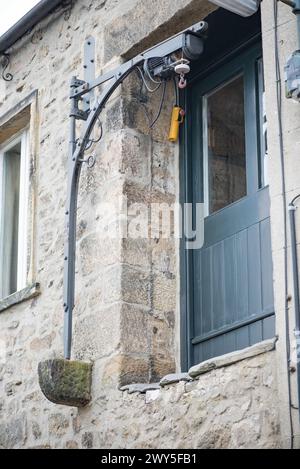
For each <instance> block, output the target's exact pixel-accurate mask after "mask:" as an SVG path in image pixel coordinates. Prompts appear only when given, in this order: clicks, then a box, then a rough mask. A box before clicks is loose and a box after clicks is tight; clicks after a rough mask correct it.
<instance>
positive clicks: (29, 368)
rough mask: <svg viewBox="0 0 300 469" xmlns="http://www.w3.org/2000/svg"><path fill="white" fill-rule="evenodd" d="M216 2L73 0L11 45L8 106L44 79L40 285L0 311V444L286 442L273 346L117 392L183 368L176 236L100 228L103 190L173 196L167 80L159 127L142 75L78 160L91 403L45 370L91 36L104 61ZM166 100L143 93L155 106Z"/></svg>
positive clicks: (135, 196)
mask: <svg viewBox="0 0 300 469" xmlns="http://www.w3.org/2000/svg"><path fill="white" fill-rule="evenodd" d="M264 3H265V2H264ZM213 8H214V7H213V6H212V4H210V3H209V2H208V1H205V0H198V1H196V0H176V1H174V0H173V1H172V2H171V0H166V1H164V2H163V6H162V2H161V1H160V0H151V2H150V5H149V1H145V0H126V1H120V0H106V1H105V0H104V1H103V0H96V1H89V0H77V1H76V2H75V4H74V7H73V9H72V10H71V12H70V13H69V14H64V15H60V16H58V17H57V16H55V17H54V16H53V17H49V18H48V19H46V20H44V21H43V22H42V23H41V24H39V25H38V26H37V27H36V28H35V29H34V30H33V31H32V32H31V34H30V35H29V36H26V37H25V38H23V39H22V41H20V42H19V43H18V44H16V45H15V46H14V49H13V51H12V54H11V64H10V71H11V72H12V73H13V75H14V80H13V81H12V82H10V83H7V82H4V81H3V80H0V114H1V116H2V115H5V113H6V112H8V111H9V110H10V109H11V108H12V107H13V106H15V105H16V104H17V103H18V102H20V101H21V100H22V99H24V98H25V97H26V96H28V95H29V94H30V93H32V91H34V90H37V91H38V94H37V109H35V113H34V116H32V119H31V138H32V139H33V140H34V141H35V142H36V143H37V144H36V145H34V146H32V148H31V163H32V164H31V168H32V174H31V177H32V178H34V182H35V192H36V194H35V195H36V198H35V203H34V204H33V206H32V210H33V211H34V215H35V223H34V227H33V230H34V232H33V236H32V243H31V244H32V246H31V249H32V254H33V257H32V263H31V266H30V275H31V278H32V280H33V281H35V282H39V283H40V286H41V294H40V295H39V296H37V297H35V298H33V299H30V300H28V301H27V302H22V303H20V304H18V305H14V306H13V307H10V308H9V309H6V310H5V311H2V312H1V314H0V344H1V363H0V447H5V448H6V447H10V448H12V447H14V448H20V447H25V448H29V447H30V448H32V447H43V448H46V447H53V448H55V447H56V448H62V447H64V448H72V447H80V448H88V447H140V446H145V447H191V446H194V447H253V446H255V447H275V446H279V445H281V444H285V442H284V443H282V436H281V435H282V429H281V428H280V432H281V433H280V432H279V417H278V415H277V407H278V405H277V402H278V401H277V399H278V392H277V378H278V377H277V375H276V361H275V357H277V355H278V352H277V351H276V352H275V351H274V352H268V353H266V354H263V355H261V356H259V357H254V358H252V359H249V360H248V361H243V362H240V363H237V364H235V365H232V366H230V367H227V368H221V369H219V370H215V371H212V372H210V373H208V374H206V375H203V376H202V377H201V378H199V380H198V381H195V382H192V383H186V384H184V383H179V384H174V385H171V386H168V387H167V388H164V389H162V390H159V392H156V394H153V393H152V394H149V393H148V394H146V396H143V395H136V394H130V395H129V394H126V392H125V393H121V392H120V391H119V390H118V388H119V387H120V386H121V385H125V384H127V383H132V382H149V381H157V380H159V379H160V378H161V377H162V376H164V375H165V374H166V373H170V372H173V371H175V370H176V369H177V370H179V368H180V365H179V360H178V356H179V354H178V350H179V333H178V330H179V301H178V298H179V275H178V272H179V264H178V255H177V253H178V248H177V246H176V243H175V242H174V241H172V240H167V239H159V240H154V239H150V240H143V239H134V240H129V239H124V240H103V239H100V238H99V236H98V234H99V226H103V224H104V222H105V216H106V214H105V213H103V211H102V205H101V203H102V202H106V201H108V200H109V201H110V202H112V201H115V202H116V203H120V200H121V203H122V202H123V201H124V200H125V196H126V197H127V200H128V203H129V204H131V203H140V202H141V201H144V202H147V203H148V202H161V203H163V202H167V203H172V202H174V201H176V200H178V184H179V182H178V181H179V178H178V148H177V147H176V146H174V145H172V144H169V143H166V135H167V131H168V126H169V120H170V110H171V107H172V102H173V97H172V89H171V88H170V89H168V96H169V97H170V100H168V102H169V104H167V105H166V106H165V107H164V109H163V112H162V116H161V119H160V121H159V125H157V126H156V127H155V129H154V130H153V131H152V132H149V129H148V126H147V120H146V117H145V115H144V113H143V111H142V109H141V107H140V106H139V105H138V96H137V94H136V88H137V87H136V84H137V83H138V82H137V78H136V77H132V78H130V79H129V80H127V82H126V83H125V84H124V85H123V87H122V90H121V91H118V92H116V93H115V95H114V96H113V99H112V100H111V101H110V103H109V104H108V106H107V108H106V111H105V116H104V117H103V129H104V138H103V140H102V141H101V143H100V144H99V145H98V146H97V147H96V149H95V152H94V154H95V156H96V165H95V167H94V168H93V169H92V170H89V169H87V168H86V167H85V168H83V172H82V178H81V184H80V191H79V200H78V204H79V208H78V233H77V239H78V244H77V254H78V256H77V271H76V281H77V289H76V308H75V311H74V330H75V333H74V358H78V359H84V360H86V361H89V360H91V361H93V389H92V393H93V398H92V402H91V403H90V404H89V406H88V407H87V408H85V409H81V410H77V409H76V408H67V407H62V406H56V405H54V404H51V403H50V402H48V401H47V400H46V399H45V398H44V397H43V395H42V393H41V391H40V388H39V385H38V379H37V365H38V362H39V361H41V360H45V359H48V358H51V357H61V356H62V325H63V309H62V270H63V241H64V205H65V198H66V166H67V141H68V112H69V102H68V92H69V89H68V85H69V79H70V77H71V76H72V75H75V74H77V75H79V76H82V54H83V43H84V40H85V38H86V37H87V36H88V35H90V34H92V35H94V36H95V37H96V43H97V73H100V71H102V70H104V69H105V68H110V67H112V66H113V64H116V63H119V61H120V56H125V57H128V56H131V55H132V54H133V53H134V52H136V51H138V50H139V49H144V48H145V47H148V46H149V45H152V44H154V43H156V42H157V41H160V40H162V39H163V38H165V37H167V36H169V35H172V34H174V33H175V32H177V31H178V30H180V29H181V28H182V27H185V26H187V25H189V24H191V23H194V22H196V21H198V20H200V19H203V18H204V17H205V16H206V15H207V14H208V13H209V12H210V11H212V10H213ZM137 14H138V20H137V21H135V22H133V21H132V18H133V17H136V16H134V15H137ZM158 101H159V97H157V98H154V99H153V101H152V102H151V103H148V104H149V109H150V112H152V113H155V111H156V109H157V104H158ZM33 121H34V125H33ZM0 140H1V139H0ZM119 215H120V214H119V213H116V219H115V220H111V221H112V222H113V221H117V220H118V217H119ZM280 333H281V332H280ZM282 360H283V358H282ZM154 397H155V399H154ZM145 399H146V400H147V402H145ZM170 428H171V430H172V431H170ZM287 433H288V432H287ZM286 438H288V435H287V436H286Z"/></svg>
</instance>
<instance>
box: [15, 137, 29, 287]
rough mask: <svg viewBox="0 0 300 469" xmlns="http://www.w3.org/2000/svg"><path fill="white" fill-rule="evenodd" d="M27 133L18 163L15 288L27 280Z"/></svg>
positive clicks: (24, 283) (21, 285)
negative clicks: (17, 228) (18, 191)
mask: <svg viewBox="0 0 300 469" xmlns="http://www.w3.org/2000/svg"><path fill="white" fill-rule="evenodd" d="M28 140H29V139H28V131H25V132H23V134H22V137H21V162H20V199H19V233H18V274H17V275H18V278H17V288H18V290H21V289H22V288H24V287H25V286H26V278H27V235H28V230H27V223H28V189H29V157H28V156H29V144H28V143H29V142H28Z"/></svg>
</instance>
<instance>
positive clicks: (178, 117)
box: [169, 106, 184, 142]
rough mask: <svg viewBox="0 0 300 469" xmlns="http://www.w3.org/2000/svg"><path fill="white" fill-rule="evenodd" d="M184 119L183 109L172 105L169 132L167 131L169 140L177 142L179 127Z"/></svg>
mask: <svg viewBox="0 0 300 469" xmlns="http://www.w3.org/2000/svg"><path fill="white" fill-rule="evenodd" d="M183 120H184V110H183V109H181V107H179V106H174V107H173V111H172V118H171V125H170V132H169V141H170V142H177V141H178V137H179V127H180V124H182V123H183Z"/></svg>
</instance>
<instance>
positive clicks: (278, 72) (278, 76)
mask: <svg viewBox="0 0 300 469" xmlns="http://www.w3.org/2000/svg"><path fill="white" fill-rule="evenodd" d="M273 4H274V40H275V65H276V67H275V68H276V98H277V110H278V127H279V149H280V164H281V182H282V184H281V187H282V205H283V225H284V299H285V303H284V310H285V327H286V347H287V367H288V400H289V420H290V429H291V449H293V448H294V428H293V416H292V397H291V376H290V360H291V343H290V328H289V308H288V259H287V213H286V210H287V200H286V181H285V161H284V146H283V125H282V88H281V86H282V82H281V70H280V59H279V50H278V0H273Z"/></svg>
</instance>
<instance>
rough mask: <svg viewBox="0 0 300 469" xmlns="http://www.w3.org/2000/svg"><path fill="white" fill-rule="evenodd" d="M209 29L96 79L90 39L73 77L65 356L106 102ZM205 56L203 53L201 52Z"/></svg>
mask: <svg viewBox="0 0 300 469" xmlns="http://www.w3.org/2000/svg"><path fill="white" fill-rule="evenodd" d="M207 29H208V25H207V23H205V22H204V21H200V22H199V23H196V24H194V25H193V26H191V27H190V28H187V29H185V30H184V31H182V32H180V33H178V34H176V35H175V36H173V37H171V38H169V39H167V40H166V41H163V42H161V43H160V44H158V45H156V46H154V47H152V48H150V49H148V50H146V51H145V52H143V53H141V54H139V55H137V56H136V57H134V58H133V59H131V60H129V61H127V62H125V63H123V64H122V65H120V66H119V67H117V68H116V69H114V70H112V71H110V72H108V73H106V74H104V75H100V76H99V77H97V78H95V77H94V74H95V69H94V66H95V62H94V40H93V39H92V38H90V37H89V38H87V40H86V43H85V58H84V65H85V66H86V67H85V68H84V78H85V79H84V80H79V79H78V78H76V77H73V78H72V80H71V84H70V100H71V112H70V140H69V157H68V188H67V205H66V212H65V215H66V234H67V236H66V241H65V251H64V261H65V263H64V313H65V314H64V356H65V358H66V359H70V357H71V345H72V319H73V314H72V312H73V308H74V295H75V254H76V212H77V195H78V185H79V179H80V172H81V166H82V164H83V162H85V161H86V160H85V159H84V152H85V151H86V149H87V148H89V147H90V145H89V144H90V142H91V134H92V132H93V129H94V126H95V124H96V122H97V121H98V119H99V115H100V114H101V111H102V110H103V108H104V106H105V104H106V102H107V101H108V99H109V98H110V96H111V95H112V94H113V92H114V91H115V90H116V89H117V88H118V86H119V85H120V84H121V83H122V82H123V81H124V79H125V78H126V77H127V76H128V75H129V74H130V73H131V72H132V71H133V70H135V69H136V67H137V66H141V65H143V63H144V61H145V60H148V59H153V58H157V57H161V58H164V57H167V56H171V55H172V54H174V53H175V52H177V51H180V52H183V51H184V48H185V47H186V45H187V44H192V41H189V40H188V39H189V38H188V36H189V35H192V36H195V35H196V36H198V37H200V38H202V37H205V33H206V31H207ZM200 53H201V52H200ZM106 82H108V83H107V85H106V87H105V88H104V89H103V90H102V92H101V94H100V96H99V97H98V99H97V101H96V102H93V101H94V94H93V93H94V92H93V90H94V89H95V88H96V87H98V86H100V85H103V84H104V83H106ZM79 101H82V108H81V109H80V108H79ZM77 119H83V120H85V121H86V122H85V124H84V125H83V129H82V135H81V137H80V139H78V138H76V120H77Z"/></svg>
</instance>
